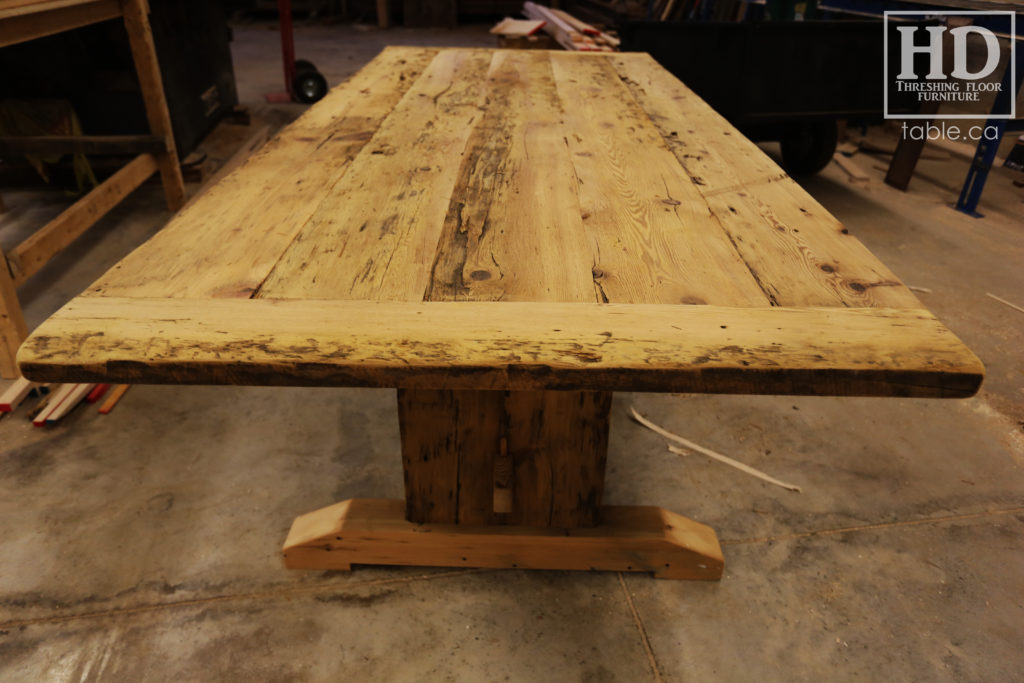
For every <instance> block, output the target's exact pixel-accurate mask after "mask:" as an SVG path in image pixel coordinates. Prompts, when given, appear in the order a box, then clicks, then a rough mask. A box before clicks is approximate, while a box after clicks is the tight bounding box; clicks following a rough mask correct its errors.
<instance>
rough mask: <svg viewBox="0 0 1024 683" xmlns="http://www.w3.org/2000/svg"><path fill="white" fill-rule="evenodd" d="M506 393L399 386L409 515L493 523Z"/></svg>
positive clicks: (418, 518)
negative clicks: (494, 466) (494, 465)
mask: <svg viewBox="0 0 1024 683" xmlns="http://www.w3.org/2000/svg"><path fill="white" fill-rule="evenodd" d="M504 398H505V396H504V393H503V392H500V391H465V390H463V391H444V390H438V389H399V391H398V424H399V429H400V431H401V436H402V465H403V470H404V472H405V502H406V513H405V514H406V517H405V518H406V519H408V520H409V521H411V522H416V523H418V524H425V523H428V522H432V523H440V524H491V523H494V522H495V521H496V518H495V515H494V512H493V509H494V505H493V500H494V478H493V477H494V475H493V469H492V462H493V458H494V457H495V456H497V455H499V454H500V451H501V439H502V436H503V432H504V429H505V427H506V425H505V424H503V423H504Z"/></svg>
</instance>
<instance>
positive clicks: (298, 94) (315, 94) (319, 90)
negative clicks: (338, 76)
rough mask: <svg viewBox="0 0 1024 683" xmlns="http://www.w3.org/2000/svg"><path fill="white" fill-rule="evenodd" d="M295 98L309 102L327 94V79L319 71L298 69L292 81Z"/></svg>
mask: <svg viewBox="0 0 1024 683" xmlns="http://www.w3.org/2000/svg"><path fill="white" fill-rule="evenodd" d="M292 90H294V91H295V99H297V100H298V101H299V102H304V103H306V104H311V103H313V102H317V101H319V100H320V99H321V98H323V96H324V95H326V94H327V79H326V78H324V77H323V74H321V73H320V72H319V71H299V72H297V73H296V74H295V80H294V81H293V82H292Z"/></svg>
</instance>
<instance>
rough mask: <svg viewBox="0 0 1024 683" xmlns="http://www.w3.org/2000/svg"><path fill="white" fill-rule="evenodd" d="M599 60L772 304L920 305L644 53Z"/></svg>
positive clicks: (746, 142)
mask: <svg viewBox="0 0 1024 683" xmlns="http://www.w3.org/2000/svg"><path fill="white" fill-rule="evenodd" d="M609 59H610V60H611V62H612V63H613V64H614V65H615V68H616V70H617V71H618V73H619V74H621V76H622V77H623V79H624V82H625V83H626V84H627V86H628V88H629V90H630V92H631V93H632V94H633V96H634V97H635V98H636V99H637V101H639V102H640V104H641V106H642V107H643V108H644V110H645V111H646V112H647V113H648V114H649V115H650V118H651V120H652V121H653V122H654V125H656V126H657V127H658V129H659V131H660V133H661V136H662V138H663V139H664V140H665V141H666V142H667V143H668V145H669V147H670V148H671V149H672V151H673V153H674V154H675V156H676V158H677V159H678V160H679V163H680V164H681V165H682V166H683V168H684V169H685V170H686V172H687V174H688V175H689V176H690V178H691V179H692V181H693V184H694V186H695V187H696V188H697V189H698V191H699V192H700V193H701V195H702V196H703V197H704V199H705V201H706V202H707V204H708V206H709V207H710V209H711V213H712V214H714V216H715V217H717V218H718V219H719V221H720V223H721V225H722V226H723V228H724V229H725V231H726V233H727V234H728V236H729V240H730V241H731V242H732V244H733V246H734V247H735V249H736V251H737V252H738V253H739V255H740V257H741V258H742V259H743V260H744V262H745V263H746V265H747V267H748V268H749V270H750V272H751V273H752V274H753V275H754V276H755V277H756V279H757V282H758V283H759V284H760V285H761V288H762V289H763V290H764V292H765V294H766V295H767V296H768V298H769V299H770V300H771V302H772V303H773V304H776V305H780V306H834V305H841V306H853V307H865V306H891V307H908V308H919V307H920V306H921V304H920V302H919V301H918V300H917V297H915V296H914V294H913V293H912V292H911V291H910V290H909V289H907V288H906V287H905V286H904V285H903V283H901V282H900V281H899V278H897V277H896V276H895V275H893V273H892V272H891V271H890V270H889V269H888V268H886V267H885V266H884V265H883V264H882V263H880V262H879V261H878V259H876V258H875V257H874V256H873V255H872V254H871V253H870V252H869V251H868V250H867V249H866V248H865V247H864V245H862V244H861V243H860V241H858V240H857V239H856V238H855V237H854V236H852V235H850V234H849V231H848V230H846V228H844V227H843V225H842V224H841V223H840V222H839V221H838V220H836V219H835V218H834V217H833V216H831V215H830V214H829V213H828V211H826V210H825V208H824V207H822V206H821V205H820V204H819V203H818V202H817V201H815V200H814V198H813V197H811V196H810V195H809V194H807V192H806V191H804V190H803V188H801V187H800V186H799V185H797V184H796V183H795V182H794V181H793V180H792V179H790V178H789V177H788V176H787V175H786V174H785V173H784V172H783V171H782V169H780V168H779V167H778V166H777V165H775V163H774V162H772V161H771V159H770V158H769V157H768V156H767V155H766V154H764V152H762V151H761V150H760V149H759V148H758V147H757V145H755V144H754V143H752V142H751V141H750V140H748V139H747V138H745V137H744V136H743V135H742V134H741V133H740V132H739V131H738V130H736V128H734V127H733V126H732V124H730V123H729V122H728V121H726V120H725V119H724V118H723V117H722V116H720V115H719V114H718V113H717V112H715V111H714V110H713V109H712V108H711V107H710V106H708V105H707V103H705V102H704V101H703V100H701V99H700V98H699V97H697V95H695V94H694V93H693V91H691V90H690V89H689V88H687V87H686V86H685V85H684V84H683V83H681V82H680V81H679V80H678V79H676V78H674V77H673V76H672V75H671V74H670V73H668V72H667V71H665V70H664V69H663V68H661V66H660V65H658V63H657V62H655V61H654V60H653V59H652V58H651V57H650V56H649V55H626V54H623V55H615V56H613V57H609Z"/></svg>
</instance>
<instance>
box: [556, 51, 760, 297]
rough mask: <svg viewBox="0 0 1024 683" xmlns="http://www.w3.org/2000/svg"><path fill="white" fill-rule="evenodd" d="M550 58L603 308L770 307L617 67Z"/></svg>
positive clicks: (595, 61)
mask: <svg viewBox="0 0 1024 683" xmlns="http://www.w3.org/2000/svg"><path fill="white" fill-rule="evenodd" d="M550 58H551V63H552V66H553V69H554V74H555V81H556V83H557V86H558V92H559V96H560V97H561V99H562V107H563V109H564V110H565V120H566V135H567V141H568V145H569V153H570V158H571V159H572V164H573V166H574V168H575V175H576V179H577V182H578V183H579V193H580V205H581V208H582V210H583V218H584V221H583V223H584V226H585V227H586V230H587V234H588V236H589V238H590V240H589V242H590V247H591V253H592V256H593V277H594V281H595V283H596V286H597V287H598V288H599V290H600V293H601V296H602V300H604V301H610V302H613V303H634V302H636V303H639V302H648V303H653V302H658V303H687V304H707V303H711V304H720V305H735V306H751V305H759V304H764V303H767V301H766V299H765V297H764V295H763V294H762V292H761V290H760V289H759V288H758V286H757V283H756V282H755V281H754V279H753V277H751V274H750V272H749V271H748V269H747V268H746V266H745V265H744V263H743V261H742V260H740V258H739V256H738V255H737V254H736V250H735V249H734V248H733V247H732V245H730V244H729V242H728V241H727V240H726V239H725V235H724V234H723V233H722V230H721V228H720V227H719V226H718V225H717V224H716V223H715V221H714V220H712V219H711V216H710V212H709V210H708V206H707V203H706V202H705V201H704V200H703V199H702V197H701V195H700V193H699V192H697V190H696V188H695V187H694V186H693V184H692V183H691V182H690V181H689V178H687V177H686V174H685V173H684V172H683V170H682V168H680V166H679V163H678V161H677V160H676V158H675V157H674V156H673V154H672V153H671V152H670V151H669V150H668V149H667V147H666V146H665V143H664V141H663V140H662V138H661V135H660V134H659V133H658V131H657V129H656V128H655V127H654V126H653V125H652V124H651V122H650V120H649V119H648V117H647V115H646V114H645V113H644V111H643V110H642V109H641V108H640V106H639V105H638V104H637V103H636V102H635V101H634V100H633V98H632V96H631V95H630V93H629V91H628V90H627V89H626V88H625V87H624V86H623V85H622V84H621V82H620V80H619V77H618V74H616V72H615V71H614V69H613V68H612V66H611V64H610V63H609V62H608V61H607V60H606V59H590V60H579V59H575V58H574V57H563V56H562V55H561V54H560V53H551V54H550Z"/></svg>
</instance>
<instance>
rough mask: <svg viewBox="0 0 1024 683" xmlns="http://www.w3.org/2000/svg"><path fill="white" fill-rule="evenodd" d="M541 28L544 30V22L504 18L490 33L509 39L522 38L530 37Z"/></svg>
mask: <svg viewBox="0 0 1024 683" xmlns="http://www.w3.org/2000/svg"><path fill="white" fill-rule="evenodd" d="M542 28H544V22H543V21H541V20H534V19H512V18H511V17H505V18H504V19H502V20H501V21H499V22H498V23H497V24H495V25H494V26H492V27H491V31H490V32H491V33H493V34H495V35H502V36H506V37H510V38H522V37H524V36H532V35H533V34H535V33H536V32H537V31H539V30H540V29H542Z"/></svg>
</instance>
